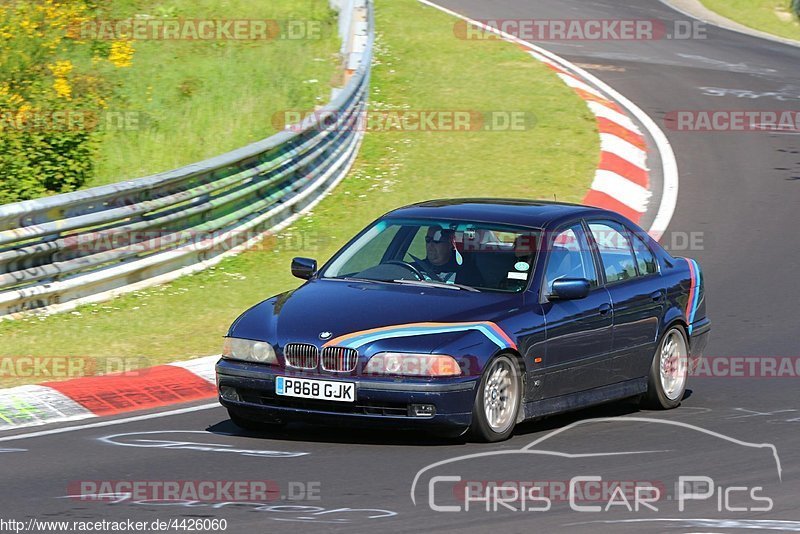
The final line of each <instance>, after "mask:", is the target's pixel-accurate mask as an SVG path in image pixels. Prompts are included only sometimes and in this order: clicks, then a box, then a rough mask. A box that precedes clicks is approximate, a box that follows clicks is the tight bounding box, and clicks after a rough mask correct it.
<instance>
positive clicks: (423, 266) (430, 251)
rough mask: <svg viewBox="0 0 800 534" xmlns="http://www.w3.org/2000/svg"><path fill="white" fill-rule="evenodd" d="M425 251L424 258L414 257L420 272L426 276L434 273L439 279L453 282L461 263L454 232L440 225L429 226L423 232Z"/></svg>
mask: <svg viewBox="0 0 800 534" xmlns="http://www.w3.org/2000/svg"><path fill="white" fill-rule="evenodd" d="M425 252H426V253H427V257H426V258H425V259H424V260H421V259H418V258H414V263H416V264H417V265H418V267H419V269H420V271H421V272H422V274H423V275H424V276H425V277H426V278H428V277H429V276H430V275H432V274H435V275H436V276H437V277H438V278H439V281H442V282H447V283H454V282H455V279H456V274H458V271H459V270H460V269H461V265H462V263H463V259H462V257H461V254H459V252H458V251H457V250H456V233H455V232H454V231H453V230H444V229H442V227H441V226H431V227H429V228H428V232H427V233H426V234H425Z"/></svg>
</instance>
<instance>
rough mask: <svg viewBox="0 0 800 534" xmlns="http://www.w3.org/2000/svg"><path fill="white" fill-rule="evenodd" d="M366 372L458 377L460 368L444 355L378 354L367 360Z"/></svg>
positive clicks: (453, 360)
mask: <svg viewBox="0 0 800 534" xmlns="http://www.w3.org/2000/svg"><path fill="white" fill-rule="evenodd" d="M366 372H367V373H368V374H369V373H372V374H378V375H402V376H459V375H460V374H461V368H460V367H459V366H458V362H457V361H456V360H455V358H453V357H452V356H447V355H445V354H410V353H407V352H380V353H378V354H376V355H375V356H373V357H372V358H370V359H369V362H367V368H366Z"/></svg>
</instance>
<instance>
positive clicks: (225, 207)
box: [0, 0, 374, 319]
mask: <svg viewBox="0 0 800 534" xmlns="http://www.w3.org/2000/svg"><path fill="white" fill-rule="evenodd" d="M339 16H340V18H341V17H351V18H350V19H349V22H348V23H347V24H342V25H340V28H342V29H343V31H344V32H346V34H345V35H342V40H343V51H344V52H345V61H346V63H345V68H346V69H348V74H350V76H349V80H348V81H347V84H346V85H345V87H344V88H343V89H341V90H340V91H337V92H336V94H335V96H334V98H333V100H332V101H331V102H330V103H329V104H328V105H327V106H325V107H323V108H322V109H320V110H318V112H317V113H314V114H310V115H309V116H308V117H307V118H306V119H305V120H304V121H303V123H301V124H299V125H295V126H294V127H292V128H290V129H288V130H286V131H283V132H280V133H278V134H276V135H274V136H272V137H269V138H268V139H265V140H262V141H259V142H257V143H254V144H251V145H249V146H246V147H244V148H241V149H238V150H235V151H232V152H229V153H227V154H224V155H221V156H218V157H215V158H212V159H209V160H206V161H203V162H200V163H195V164H192V165H188V166H186V167H182V168H180V169H176V170H173V171H169V172H165V173H161V174H156V175H153V176H149V177H145V178H140V179H137V180H131V181H126V182H120V183H116V184H111V185H107V186H101V187H96V188H93V189H87V190H83V191H76V192H72V193H67V194H62V195H56V196H52V197H47V198H42V199H36V200H28V201H24V202H19V203H15V204H6V205H3V206H0V319H6V318H15V317H18V316H20V314H21V313H24V312H26V311H31V310H37V309H38V310H46V311H47V312H57V311H64V310H67V309H71V308H74V307H75V306H77V305H79V304H85V303H88V302H96V301H100V300H105V299H108V298H110V297H112V296H114V295H116V294H120V293H124V292H128V291H134V290H138V289H141V288H143V287H147V286H151V285H155V284H159V283H164V282H167V281H169V280H172V279H174V278H177V277H178V276H181V275H183V274H187V273H189V272H194V271H197V270H200V269H204V268H207V267H209V266H211V265H213V264H215V263H217V262H219V261H220V260H221V259H222V258H224V257H225V256H228V255H231V254H235V253H238V252H240V251H242V250H244V249H246V248H248V247H249V246H252V245H254V244H255V243H257V242H258V241H259V240H261V239H262V238H263V236H264V235H265V233H266V232H268V231H270V230H271V231H277V230H279V229H280V228H283V227H285V226H286V225H288V224H289V223H291V221H293V220H294V219H295V218H296V217H297V216H299V215H300V214H301V213H302V212H303V211H307V210H308V209H310V208H311V207H312V206H313V205H314V204H316V203H317V202H319V200H321V198H322V196H324V194H325V193H326V192H328V191H329V190H330V189H331V188H333V187H334V186H335V185H336V184H337V183H338V182H339V181H340V180H341V179H342V178H344V176H345V175H346V174H347V172H348V170H349V169H350V166H351V165H352V163H353V161H354V159H355V156H356V154H357V152H358V147H359V145H360V142H361V138H362V135H363V133H362V132H361V131H360V130H361V129H360V128H347V127H345V128H329V127H326V125H325V122H324V120H323V118H324V117H325V116H335V117H337V119H338V120H339V121H340V122H345V123H346V122H348V119H352V120H353V121H354V122H357V117H358V116H359V115H360V114H361V113H362V112H363V111H365V109H366V105H367V99H368V96H369V79H370V64H371V60H372V51H373V45H374V14H373V6H372V2H371V0H346V1H345V2H344V3H343V4H342V5H341V11H340V14H339ZM354 57H358V58H359V59H360V61H359V63H358V65H353V64H352V61H351V60H352V58H354ZM350 66H353V67H354V69H352V70H351V69H350V68H349V67H350Z"/></svg>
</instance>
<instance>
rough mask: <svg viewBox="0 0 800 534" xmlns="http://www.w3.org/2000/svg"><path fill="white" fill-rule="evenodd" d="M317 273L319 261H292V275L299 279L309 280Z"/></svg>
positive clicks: (301, 259)
mask: <svg viewBox="0 0 800 534" xmlns="http://www.w3.org/2000/svg"><path fill="white" fill-rule="evenodd" d="M315 272H317V260H312V259H311V258H294V259H293V260H292V274H293V275H294V276H296V277H297V278H302V279H303V280H308V279H309V278H311V277H312V276H314V273H315Z"/></svg>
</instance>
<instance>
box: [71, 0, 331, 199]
mask: <svg viewBox="0 0 800 534" xmlns="http://www.w3.org/2000/svg"><path fill="white" fill-rule="evenodd" d="M110 5H111V7H112V9H111V11H110V12H108V13H107V15H104V17H105V16H107V17H108V18H111V19H130V18H133V17H137V18H141V17H142V15H147V16H150V17H153V18H176V17H178V18H185V19H202V20H206V19H212V20H219V19H254V20H258V19H267V20H276V21H288V20H293V21H313V22H311V23H309V24H308V26H307V27H308V28H309V31H308V35H307V37H308V38H299V37H302V34H300V33H298V34H297V36H298V39H273V40H253V41H248V40H214V41H196V42H191V41H186V40H174V41H170V40H165V41H136V42H135V43H134V48H135V53H134V57H133V64H132V65H131V66H130V67H129V68H127V69H124V70H123V71H122V72H120V73H118V76H119V77H120V78H121V80H120V82H121V83H120V84H119V88H118V97H117V98H116V99H115V102H114V103H113V104H112V105H111V106H110V111H112V112H113V111H119V112H121V113H131V116H132V117H133V120H134V121H135V122H134V123H132V125H128V126H124V127H121V128H116V129H110V130H109V131H108V132H107V134H106V135H105V136H104V137H103V139H102V143H101V146H100V149H99V153H98V157H97V168H96V175H95V177H94V179H93V180H92V181H91V182H90V183H88V184H86V187H91V186H96V185H102V184H106V183H112V182H117V181H121V180H127V179H131V178H137V177H140V176H145V175H148V174H153V173H156V172H161V171H165V170H170V169H173V168H176V167H179V166H182V165H186V164H189V163H193V162H195V161H199V160H202V159H205V158H209V157H212V156H216V155H219V154H222V153H224V152H227V151H229V150H233V149H235V148H239V147H241V146H244V145H246V144H248V143H252V142H254V141H257V140H259V139H262V138H264V137H267V136H269V135H271V134H273V133H275V129H274V128H273V125H272V124H273V123H272V116H273V114H274V113H276V112H279V111H282V110H286V109H297V108H301V109H305V108H309V107H311V106H313V105H314V104H320V103H325V102H327V101H328V99H329V98H330V91H331V81H332V78H333V77H334V75H335V72H336V70H337V66H338V58H337V53H338V51H339V40H338V35H337V33H336V32H337V30H336V14H335V12H333V11H332V10H331V9H330V7H329V5H328V0H270V1H269V2H264V1H263V0H229V1H226V2H218V1H216V0H213V1H212V0H173V1H171V2H169V3H164V2H162V1H161V0H147V1H142V0H115V1H114V2H111V4H110Z"/></svg>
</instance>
